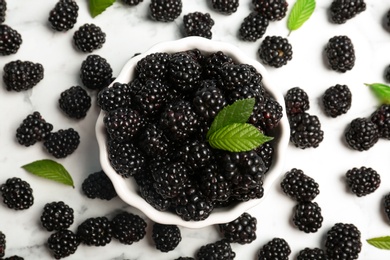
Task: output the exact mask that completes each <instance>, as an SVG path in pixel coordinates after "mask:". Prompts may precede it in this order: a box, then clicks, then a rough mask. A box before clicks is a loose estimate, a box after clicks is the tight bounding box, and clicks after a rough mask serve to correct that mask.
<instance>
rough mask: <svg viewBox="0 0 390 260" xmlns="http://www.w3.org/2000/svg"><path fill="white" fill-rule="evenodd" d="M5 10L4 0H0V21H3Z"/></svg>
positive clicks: (5, 3)
mask: <svg viewBox="0 0 390 260" xmlns="http://www.w3.org/2000/svg"><path fill="white" fill-rule="evenodd" d="M6 12H7V2H6V0H0V23H4V21H5V16H6Z"/></svg>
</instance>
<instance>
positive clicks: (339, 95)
mask: <svg viewBox="0 0 390 260" xmlns="http://www.w3.org/2000/svg"><path fill="white" fill-rule="evenodd" d="M322 103H323V105H324V111H325V113H326V114H327V115H328V116H330V117H333V118H335V117H338V116H340V115H342V114H346V113H347V112H348V110H349V109H350V108H351V104H352V93H351V91H350V90H349V88H348V86H347V85H340V84H336V85H335V86H332V87H330V88H328V89H326V90H325V92H324V94H323V95H322Z"/></svg>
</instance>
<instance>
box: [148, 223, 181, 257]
mask: <svg viewBox="0 0 390 260" xmlns="http://www.w3.org/2000/svg"><path fill="white" fill-rule="evenodd" d="M152 239H153V241H154V244H155V246H156V248H157V249H158V250H160V251H161V252H169V251H172V250H174V249H175V248H176V247H177V245H178V244H179V243H180V241H181V233H180V229H179V227H178V226H175V225H163V224H159V223H154V224H153V231H152Z"/></svg>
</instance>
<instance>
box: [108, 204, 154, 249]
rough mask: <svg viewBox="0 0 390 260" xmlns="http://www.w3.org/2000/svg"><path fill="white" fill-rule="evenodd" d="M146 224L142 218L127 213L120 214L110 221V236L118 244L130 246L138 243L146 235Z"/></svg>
mask: <svg viewBox="0 0 390 260" xmlns="http://www.w3.org/2000/svg"><path fill="white" fill-rule="evenodd" d="M146 225H147V224H146V222H145V220H144V219H143V218H141V217H140V216H138V215H136V214H132V213H129V212H125V211H124V212H120V213H118V214H116V215H115V217H114V218H113V219H112V221H111V226H112V235H113V237H114V238H116V239H118V240H119V242H120V243H122V244H125V245H131V244H133V243H134V242H137V241H140V240H141V239H142V238H144V237H145V234H146Z"/></svg>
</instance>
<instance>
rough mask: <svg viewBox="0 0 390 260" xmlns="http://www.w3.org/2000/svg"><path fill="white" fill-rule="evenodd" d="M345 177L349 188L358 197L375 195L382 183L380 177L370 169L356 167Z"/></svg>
mask: <svg viewBox="0 0 390 260" xmlns="http://www.w3.org/2000/svg"><path fill="white" fill-rule="evenodd" d="M345 176H346V180H347V184H348V186H349V188H350V189H351V191H352V192H353V193H354V194H356V195H357V196H358V197H362V196H366V195H368V194H370V193H373V192H374V191H376V190H377V189H378V188H379V185H380V183H381V178H380V175H379V174H378V173H377V171H375V170H374V169H372V168H370V167H369V168H367V167H364V166H362V167H360V168H356V167H354V168H352V169H350V170H348V171H347V173H346V175H345Z"/></svg>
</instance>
